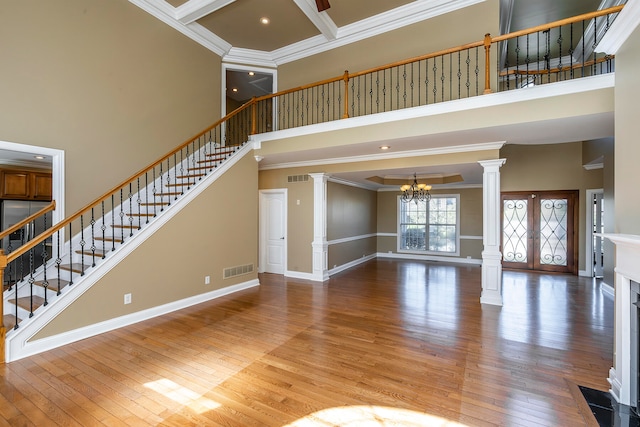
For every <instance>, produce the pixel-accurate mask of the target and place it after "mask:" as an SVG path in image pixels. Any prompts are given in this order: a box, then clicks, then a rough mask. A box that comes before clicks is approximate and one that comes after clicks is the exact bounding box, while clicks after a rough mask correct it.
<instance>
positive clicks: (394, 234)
mask: <svg viewBox="0 0 640 427" xmlns="http://www.w3.org/2000/svg"><path fill="white" fill-rule="evenodd" d="M377 234H378V237H398V233H377Z"/></svg>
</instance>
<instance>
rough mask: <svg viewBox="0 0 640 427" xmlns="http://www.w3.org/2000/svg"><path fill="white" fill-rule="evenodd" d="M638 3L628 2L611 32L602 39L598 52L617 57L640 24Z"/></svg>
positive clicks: (639, 6) (614, 22) (610, 29)
mask: <svg viewBox="0 0 640 427" xmlns="http://www.w3.org/2000/svg"><path fill="white" fill-rule="evenodd" d="M638 3H639V2H638V1H628V2H627V3H626V4H625V6H624V8H623V9H622V11H621V12H620V13H619V14H618V16H617V17H616V19H615V21H613V25H612V26H611V28H609V31H607V33H606V34H605V35H604V37H602V40H600V43H598V46H597V47H596V51H597V52H604V53H607V54H609V55H615V54H616V53H618V50H619V49H620V48H621V47H622V45H623V44H624V42H625V41H627V39H628V38H629V36H630V35H631V33H633V32H634V31H635V29H636V28H637V27H638V24H640V4H638Z"/></svg>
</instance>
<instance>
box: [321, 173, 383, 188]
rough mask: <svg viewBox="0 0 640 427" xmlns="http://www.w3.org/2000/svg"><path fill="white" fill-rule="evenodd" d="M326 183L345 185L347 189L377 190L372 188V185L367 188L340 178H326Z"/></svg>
mask: <svg viewBox="0 0 640 427" xmlns="http://www.w3.org/2000/svg"><path fill="white" fill-rule="evenodd" d="M328 181H329V182H333V183H336V184H341V185H347V186H349V187H356V188H362V189H363V190H369V191H377V188H376V187H375V186H373V184H372V185H371V186H368V185H364V184H360V183H359V182H353V181H348V180H346V179H342V178H334V177H332V176H330V177H329V178H328Z"/></svg>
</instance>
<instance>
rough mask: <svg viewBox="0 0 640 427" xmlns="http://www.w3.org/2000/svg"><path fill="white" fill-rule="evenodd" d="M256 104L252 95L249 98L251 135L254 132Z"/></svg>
mask: <svg viewBox="0 0 640 427" xmlns="http://www.w3.org/2000/svg"><path fill="white" fill-rule="evenodd" d="M256 104H257V102H256V97H255V96H254V97H253V98H251V135H255V134H256V116H257V113H256V109H257V107H256Z"/></svg>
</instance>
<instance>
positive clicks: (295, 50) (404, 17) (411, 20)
mask: <svg viewBox="0 0 640 427" xmlns="http://www.w3.org/2000/svg"><path fill="white" fill-rule="evenodd" d="M234 1H235V0H190V1H188V2H186V3H185V4H183V5H181V6H179V7H177V8H174V7H172V6H171V5H170V4H168V3H167V2H166V1H164V0H129V2H130V3H132V4H134V5H136V6H138V7H139V8H141V9H142V10H144V11H146V12H147V13H149V14H150V15H152V16H154V17H156V18H157V19H159V20H160V21H162V22H164V23H165V24H167V25H169V26H171V27H172V28H174V29H176V30H178V31H179V32H181V33H182V34H184V35H185V36H187V37H189V38H190V39H192V40H193V41H195V42H196V43H199V44H200V45H202V46H203V47H205V48H207V49H209V50H210V51H212V52H213V53H215V54H216V55H219V56H221V57H223V59H224V60H225V61H228V62H238V63H242V64H252V65H261V66H269V67H274V66H278V65H281V64H286V63H288V62H292V61H296V60H298V59H302V58H306V57H309V56H312V55H316V54H318V53H322V52H326V51H328V50H331V49H335V48H338V47H341V46H345V45H347V44H350V43H355V42H358V41H361V40H364V39H367V38H370V37H374V36H377V35H380V34H383V33H385V32H388V31H391V30H395V29H398V28H402V27H406V26H408V25H411V24H415V23H417V22H421V21H424V20H427V19H430V18H433V17H436V16H439V15H443V14H446V13H449V12H453V11H456V10H459V9H463V8H465V7H468V6H472V5H474V4H478V3H483V2H485V1H487V0H420V1H414V2H412V3H409V4H407V5H404V6H400V7H397V8H395V9H393V10H390V11H387V12H383V13H380V14H378V15H375V16H372V17H371V18H367V19H363V20H361V21H358V22H354V23H352V24H349V25H345V26H343V27H340V28H338V27H336V25H335V23H334V22H333V20H331V18H330V17H329V15H328V14H327V13H326V12H320V13H318V12H317V9H315V5H314V4H313V1H312V0H294V2H295V3H296V5H297V6H298V7H299V8H300V10H301V11H302V12H303V13H304V14H305V15H306V16H307V18H308V19H309V20H311V22H312V23H313V24H314V25H315V26H316V27H317V28H318V30H319V31H320V33H321V34H320V35H317V36H314V37H311V38H308V39H306V40H302V41H300V42H297V43H293V44H290V45H288V46H285V47H282V48H280V49H276V50H273V51H270V52H267V51H257V50H252V49H241V48H235V47H233V46H232V45H231V44H230V43H228V42H227V41H226V40H224V39H222V38H220V37H219V36H217V35H216V34H214V33H213V32H211V31H209V30H208V29H207V28H204V27H203V26H201V25H200V24H198V23H197V22H195V21H196V20H197V19H200V18H202V17H203V16H205V15H207V14H209V13H211V12H214V11H216V10H218V9H220V8H222V7H224V6H227V5H228V4H231V3H233V2H234ZM256 61H259V62H256Z"/></svg>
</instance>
